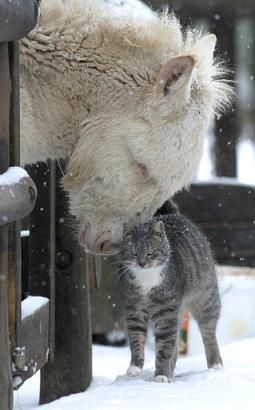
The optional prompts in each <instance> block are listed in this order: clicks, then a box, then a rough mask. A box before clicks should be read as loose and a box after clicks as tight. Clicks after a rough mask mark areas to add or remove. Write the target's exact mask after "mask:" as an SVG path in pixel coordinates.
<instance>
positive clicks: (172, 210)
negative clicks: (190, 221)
mask: <svg viewBox="0 0 255 410" xmlns="http://www.w3.org/2000/svg"><path fill="white" fill-rule="evenodd" d="M179 213H180V210H179V207H178V205H177V204H176V203H175V202H174V201H173V200H172V199H168V200H167V201H166V202H164V203H163V205H162V206H161V207H160V208H159V209H158V210H157V211H156V213H155V215H154V216H160V215H169V214H179Z"/></svg>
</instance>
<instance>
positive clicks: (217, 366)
mask: <svg viewBox="0 0 255 410" xmlns="http://www.w3.org/2000/svg"><path fill="white" fill-rule="evenodd" d="M222 368H223V364H222V362H221V363H214V364H213V365H212V367H211V369H212V370H221V369H222Z"/></svg>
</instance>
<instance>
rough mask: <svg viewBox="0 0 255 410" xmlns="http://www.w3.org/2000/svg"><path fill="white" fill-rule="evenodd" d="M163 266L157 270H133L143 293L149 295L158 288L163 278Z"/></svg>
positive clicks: (137, 268)
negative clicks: (154, 288) (153, 289)
mask: <svg viewBox="0 0 255 410" xmlns="http://www.w3.org/2000/svg"><path fill="white" fill-rule="evenodd" d="M162 270H163V266H158V267H155V268H148V269H146V268H139V267H135V268H133V269H132V273H133V274H134V276H135V280H136V282H137V284H138V285H139V286H140V287H141V289H142V291H143V293H148V292H149V291H150V290H151V289H152V288H153V287H155V286H158V285H159V284H160V283H161V281H162V279H163V276H162V274H161V272H162Z"/></svg>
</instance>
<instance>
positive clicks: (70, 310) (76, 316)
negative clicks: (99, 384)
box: [40, 187, 92, 404]
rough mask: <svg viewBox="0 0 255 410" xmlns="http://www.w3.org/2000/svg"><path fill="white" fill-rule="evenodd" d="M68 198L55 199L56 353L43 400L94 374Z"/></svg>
mask: <svg viewBox="0 0 255 410" xmlns="http://www.w3.org/2000/svg"><path fill="white" fill-rule="evenodd" d="M66 219H67V220H69V221H70V215H69V214H68V201H67V198H66V194H65V192H64V191H63V190H61V188H60V187H58V190H57V199H56V277H55V281H56V286H55V289H56V295H55V309H56V315H55V324H56V327H55V354H54V360H53V361H50V362H48V363H47V364H46V365H45V366H44V367H43V368H42V370H41V391H40V403H41V404H43V403H47V402H49V401H52V400H55V399H57V398H59V397H62V396H66V395H69V394H73V393H78V392H81V391H84V390H85V389H86V388H87V387H88V385H89V384H90V382H91V377H92V360H91V359H92V336H91V316H90V296H89V280H88V272H87V271H86V269H85V266H86V265H85V257H86V256H85V253H84V251H83V250H82V249H81V248H80V247H79V245H78V243H77V241H76V240H75V238H74V236H73V235H74V234H73V232H72V230H71V229H70V226H68V225H69V224H67V223H63V222H64V221H65V220H66Z"/></svg>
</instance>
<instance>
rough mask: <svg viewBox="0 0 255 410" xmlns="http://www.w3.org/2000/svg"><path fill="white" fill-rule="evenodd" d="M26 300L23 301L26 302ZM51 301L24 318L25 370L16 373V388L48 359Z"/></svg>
mask: <svg viewBox="0 0 255 410" xmlns="http://www.w3.org/2000/svg"><path fill="white" fill-rule="evenodd" d="M25 302H26V300H24V301H23V302H22V304H24V303H25ZM49 305H50V303H49V302H47V303H45V304H44V305H43V306H41V307H39V308H38V309H36V310H35V311H34V312H31V314H29V315H27V316H26V317H25V318H23V319H22V322H21V338H22V346H25V352H24V353H25V366H26V367H25V370H23V371H21V372H20V371H17V372H15V373H14V384H15V388H16V389H18V388H19V387H20V386H21V385H22V384H23V383H24V381H26V380H27V379H28V378H30V377H31V376H33V374H34V373H35V372H37V371H38V370H40V369H41V368H42V367H43V366H44V365H45V364H46V362H47V361H48V354H49V316H50V306H49Z"/></svg>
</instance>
